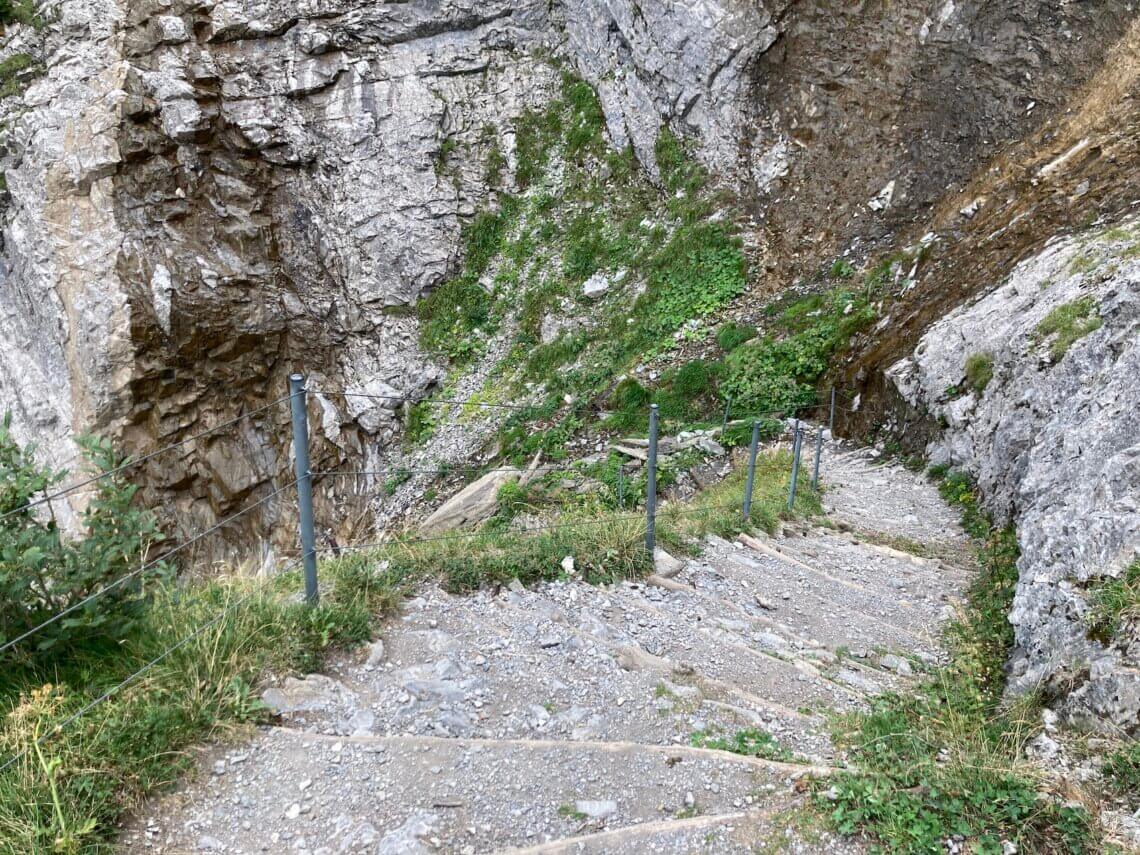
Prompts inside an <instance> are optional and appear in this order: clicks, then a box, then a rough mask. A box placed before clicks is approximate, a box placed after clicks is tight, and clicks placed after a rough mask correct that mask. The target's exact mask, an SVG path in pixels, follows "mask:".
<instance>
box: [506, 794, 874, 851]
mask: <svg viewBox="0 0 1140 855" xmlns="http://www.w3.org/2000/svg"><path fill="white" fill-rule="evenodd" d="M796 807H797V806H795V805H793V806H791V807H789V808H785V809H783V810H780V809H772V808H769V809H767V810H750V811H739V812H736V813H731V814H724V815H714V816H696V817H692V818H686V819H668V820H661V821H660V822H647V823H642V824H641V825H634V826H630V827H628V828H617V829H613V830H611V831H599V832H594V833H592V834H582V835H578V836H575V837H569V838H566V839H564V840H557V841H551V842H549V843H542V844H539V845H537V846H527V847H523V848H518V849H507V850H503V852H502V853H501V855H580V853H586V855H589V854H590V853H597V855H642V853H645V852H669V853H682V852H709V853H718V855H719V853H725V855H755V853H756V852H758V851H762V852H767V851H780V852H807V851H818V852H828V853H835V855H856V853H862V852H864V848H863V847H862V846H859V845H858V844H855V843H851V842H849V841H846V840H843V839H842V838H839V837H837V836H835V835H833V834H831V833H829V832H828V831H826V830H823V829H816V828H812V829H811V830H810V832H808V833H807V834H803V833H801V832H800V830H799V829H797V828H796V827H795V825H794V823H790V822H789V821H788V819H787V817H788V815H789V811H790V810H795V809H796Z"/></svg>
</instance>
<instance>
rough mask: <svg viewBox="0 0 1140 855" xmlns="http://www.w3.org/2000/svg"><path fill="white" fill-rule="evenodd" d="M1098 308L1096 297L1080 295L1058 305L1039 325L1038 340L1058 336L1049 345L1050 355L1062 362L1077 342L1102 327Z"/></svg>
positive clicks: (1055, 360) (1051, 357) (1054, 360)
mask: <svg viewBox="0 0 1140 855" xmlns="http://www.w3.org/2000/svg"><path fill="white" fill-rule="evenodd" d="M1096 309H1097V303H1096V298H1094V297H1091V296H1089V297H1080V298H1078V299H1076V300H1073V301H1072V302H1070V303H1065V304H1064V305H1061V306H1057V307H1056V308H1055V309H1053V311H1051V312H1050V313H1049V314H1048V315H1046V316H1045V318H1044V319H1043V320H1042V321H1041V323H1039V324H1038V325H1037V330H1036V335H1037V340H1038V341H1043V340H1044V339H1046V338H1048V337H1049V336H1056V337H1055V338H1054V339H1053V342H1052V344H1050V345H1049V357H1050V359H1052V360H1053V362H1060V361H1061V360H1062V359H1063V358H1064V357H1065V354H1066V353H1068V352H1069V348H1070V347H1072V346H1073V344H1074V343H1075V342H1077V341H1080V340H1081V339H1082V338H1084V337H1085V336H1086V335H1088V334H1089V333H1091V332H1094V331H1095V330H1098V329H1100V327H1101V324H1102V321H1101V319H1100V316H1099V315H1097V314H1095V312H1096Z"/></svg>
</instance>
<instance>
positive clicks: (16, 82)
mask: <svg viewBox="0 0 1140 855" xmlns="http://www.w3.org/2000/svg"><path fill="white" fill-rule="evenodd" d="M12 8H13V7H12V6H11V5H9V6H8V9H9V10H11V9H12ZM20 8H24V7H23V6H20ZM9 14H10V12H9ZM4 16H5V12H4V3H3V2H2V0H0V19H4V20H7V19H5V18H4ZM24 23H29V21H24ZM42 72H43V66H42V65H41V64H40V63H38V62H36V60H35V59H33V58H32V57H31V56H30V55H29V54H26V53H15V54H12V55H11V56H10V57H8V58H7V59H5V60H3V61H0V98H11V97H12V96H13V95H19V94H20V93H21V92H23V91H24V89H26V88H27V80H29V79H30V78H32V77H35V76H36V75H38V74H41V73H42Z"/></svg>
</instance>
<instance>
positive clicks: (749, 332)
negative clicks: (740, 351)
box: [716, 322, 758, 353]
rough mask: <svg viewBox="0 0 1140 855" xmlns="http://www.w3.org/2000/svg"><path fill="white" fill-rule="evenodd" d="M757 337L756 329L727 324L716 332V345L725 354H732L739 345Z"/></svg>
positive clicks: (731, 323)
mask: <svg viewBox="0 0 1140 855" xmlns="http://www.w3.org/2000/svg"><path fill="white" fill-rule="evenodd" d="M757 335H758V333H757V331H756V327H750V326H746V325H742V324H737V323H733V322H729V323H727V324H725V325H724V326H723V327H721V328H720V330H718V331H717V334H716V343H717V344H719V345H720V348H721V350H723V351H724V352H725V353H732V351H734V350H736V348H738V347H740V345H742V344H744V343H745V342H747V341H751V340H752V339H754V338H756V336H757Z"/></svg>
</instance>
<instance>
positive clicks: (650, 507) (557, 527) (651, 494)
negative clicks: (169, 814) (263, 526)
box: [0, 375, 838, 772]
mask: <svg viewBox="0 0 1140 855" xmlns="http://www.w3.org/2000/svg"><path fill="white" fill-rule="evenodd" d="M290 384H291V393H290V394H289V395H287V396H284V397H281V398H278V399H276V400H274V401H271V402H269V403H267V404H266V405H264V406H262V407H259V408H257V409H254V410H251V411H250V412H248V413H244V414H242V415H241V416H238V417H236V418H234V419H229V420H227V421H225V422H223V423H221V424H218V425H215V426H213V427H211V428H208V429H206V430H203V431H200V432H198V433H195V434H193V435H191V436H188V437H185V438H184V439H182V440H179V441H178V442H176V443H172V444H170V445H167V446H164V447H163V448H160V449H157V450H156V451H153V452H150V453H148V454H146V455H143V456H142V457H139V458H136V459H133V460H128V461H125V462H124V463H122V464H121V465H119V466H117V467H115V468H113V469H110V470H108V471H106V472H102V473H99V474H98V475H94V476H92V477H90V478H87V479H85V480H83V481H80V482H78V483H76V484H73V485H71V486H69V487H67V488H65V489H62V490H58V491H55V492H52V493H48V494H46V495H44V496H43V497H42V498H40V499H37V500H35V501H31V502H27V503H25V504H24V505H21V506H20V507H17V508H12V509H10V510H8V511H6V512H4V513H3V514H0V520H3V519H6V518H8V517H10V516H12V515H14V514H17V513H21V512H26V511H28V510H30V509H32V508H34V507H37V506H39V505H42V504H45V503H47V502H50V501H52V500H53V499H57V498H62V497H63V496H66V495H69V494H71V493H73V492H75V491H77V490H79V489H82V488H84V487H87V486H90V485H91V484H94V483H96V482H99V481H101V480H103V479H105V478H109V477H113V476H115V475H118V474H121V473H123V472H124V471H127V470H129V469H131V468H133V467H135V466H139V465H141V464H143V463H145V462H147V461H149V460H152V459H153V458H155V457H157V456H158V455H160V454H163V453H166V452H168V451H170V450H171V449H174V448H178V447H180V446H185V445H187V444H188V443H191V442H193V441H195V440H197V439H201V438H202V437H205V436H208V435H210V434H212V433H215V432H217V431H220V430H224V429H225V428H227V427H231V426H233V425H235V424H237V423H239V422H241V421H243V420H245V419H249V418H253V417H255V416H257V415H260V414H262V413H265V412H267V411H269V410H271V409H272V408H274V407H277V406H280V405H281V404H283V403H285V402H286V401H288V402H290V404H291V409H292V415H293V428H294V433H293V447H294V454H295V460H296V461H297V464H298V465H297V472H296V477H295V478H294V479H293V480H291V481H290V482H289V483H287V484H285V485H283V486H280V487H275V488H274V489H273V490H272V491H271V492H269V493H267V494H266V495H264V496H262V497H261V498H259V499H257V500H256V501H254V502H253V503H252V504H250V505H247V506H245V507H243V508H242V509H240V510H238V511H235V512H234V513H232V514H229V515H228V516H226V517H225V518H224V519H221V520H219V521H218V522H216V523H215V524H213V525H211V526H209V527H208V528H206V529H204V530H203V531H201V532H199V533H198V534H196V535H194V536H193V537H191V538H189V539H187V540H185V541H183V542H181V543H179V544H178V545H177V546H175V547H173V548H172V549H169V550H167V551H165V552H164V553H163V554H162V555H160V556H157V557H155V558H153V559H150V560H148V561H146V562H144V563H143V564H141V565H140V566H139V567H137V568H135V569H134V570H132V571H130V572H129V573H126V574H124V575H123V576H120V577H118V578H117V579H115V580H114V581H112V582H110V583H109V584H107V585H105V586H103V587H102V588H100V589H99V590H97V591H94V592H92V593H90V594H88V595H87V596H86V597H84V598H83V599H81V600H79V601H77V602H75V603H73V604H71V605H69V606H68V607H66V608H65V609H62V610H61V611H59V612H58V613H55V614H53V615H51V616H50V617H49V618H47V619H46V620H44V621H42V622H41V623H39V624H38V625H36V626H35V627H33V628H31V629H29V630H27V631H25V632H23V633H21V634H20V635H18V636H16V637H15V638H12V639H10V640H7V641H5V642H4V643H3V644H2V645H0V654H3V653H5V652H7V651H9V650H11V649H12V648H14V647H15V646H16V645H18V644H20V643H21V642H23V641H24V640H26V639H28V638H30V637H31V636H33V635H34V634H35V633H37V632H39V631H41V630H42V629H44V628H45V627H47V626H49V625H51V624H53V623H55V622H56V621H58V620H61V619H63V618H65V617H67V616H68V615H70V614H73V613H75V612H76V611H78V610H80V609H82V608H84V607H86V606H88V605H90V604H91V603H93V602H94V601H96V600H97V599H98V598H100V597H102V596H104V595H106V594H108V593H110V592H112V591H114V590H116V589H118V588H120V587H122V586H123V585H125V584H127V583H128V582H130V581H131V580H133V579H138V578H140V577H141V576H142V575H143V574H144V573H146V572H147V571H148V570H152V569H154V568H156V567H158V566H159V565H161V564H162V563H164V562H166V561H168V560H169V559H170V558H172V557H173V556H175V555H177V554H179V553H181V552H183V551H184V550H186V549H188V548H189V547H190V546H192V545H194V544H195V543H199V542H201V541H202V540H203V539H205V538H206V537H208V536H210V535H211V534H214V533H216V532H217V531H219V530H221V529H223V528H224V527H226V526H227V525H229V524H231V523H232V522H234V521H235V520H237V519H239V518H241V517H243V516H245V515H246V514H249V513H251V512H253V511H254V510H256V509H257V508H259V507H261V506H263V505H265V504H266V503H268V502H270V501H272V500H273V499H275V498H277V497H279V496H281V495H282V494H283V493H284V492H285V491H287V490H289V489H291V488H294V487H295V488H296V489H297V494H298V504H299V508H300V511H301V514H300V516H301V520H300V524H301V542H302V544H303V545H304V548H303V551H302V553H301V554H300V555H298V556H296V557H295V558H293V559H292V560H291V561H290V562H289V563H288V564H287V565H286V566H285V567H283V568H281V570H280V571H279V572H280V573H285V572H289V571H291V570H293V569H295V568H297V567H299V566H305V569H306V588H307V591H308V582H309V578H308V573H309V569H310V567H311V568H312V573H313V576H312V582H313V588H312V594H313V595H314V596H310V597H309V598H308V599H309V601H310V602H311V603H313V602H316V597H315V593H316V587H315V582H316V578H315V562H316V556H317V555H318V554H329V553H332V554H335V555H340V554H342V553H345V552H363V551H369V550H398V549H410V548H413V547H416V546H418V545H423V544H434V543H441V542H447V541H460V540H472V539H476V538H484V537H487V536H488V532H487V531H485V530H473V531H465V532H456V533H451V534H446V535H438V536H431V537H398V538H392V539H382V540H376V541H372V542H364V543H354V544H349V545H345V546H336V545H334V546H332V547H330V548H328V549H319V550H318V549H317V548H316V547H315V536H314V530H313V519H312V510H311V509H312V496H311V489H312V481H313V479H314V478H316V477H348V476H376V475H395V474H404V473H406V474H426V475H433V476H436V477H442V476H446V475H449V474H452V475H453V474H461V473H465V474H471V473H477V474H478V475H480V476H482V475H486V474H490V473H496V472H498V473H510V474H525V473H526V471H527V469H525V468H523V467H510V468H505V467H499V468H491V469H487V468H484V467H474V466H450V465H446V464H443V465H441V466H439V467H436V468H428V467H422V466H419V467H402V466H389V467H383V468H368V469H360V470H347V469H317V470H312V469H311V468H310V467H309V464H308V462H307V461H308V426H307V408H306V394H307V392H308V391H309V390H307V389H306V388H305V386H304V380H303V378H301V377H300V376H299V375H294V376H293V377H291V378H290ZM321 394H324V395H341V396H343V397H345V398H349V397H360V398H370V399H383V400H398V401H409V400H411V399H410V398H408V397H407V396H390V395H373V394H370V393H352V392H329V391H322V392H321ZM835 400H836V395H835V394H832V396H831V398H830V400H829V401H823V400H820V399H818V398H817V399H815V400H814V401H813V402H806V401H805V402H804V403H803V404H801V405H794V406H789V407H781V408H774V409H769V410H763V411H760V412H751V413H747V414H746V415H745V416H744V418H743V419H737V421H738V422H739V421H741V420H743V421H745V422H747V421H749V420H752V421H753V431H752V442H751V447H750V449H749V472H748V481H747V486H746V487H745V500H744V505H743V514H744V518H745V519H746V520H747V519H750V499H751V493H752V488H753V483H754V474H755V466H756V454H757V446H758V436H759V426H760V422H759V421H758V420H759V419H761V418H764V417H769V416H788V415H792V416H793V417H795V423H794V426H793V430H792V435H793V444H794V451H793V475H792V482H791V483H792V492H791V494H790V496H789V506H791V505H792V504H793V503H794V499H795V478H796V472H797V470H798V466H799V457H800V449H801V446H802V440H803V438H804V430H803V428H802V427H801V426H800V421H799V418H798V417H799V416H800V415H802V414H805V413H809V412H813V411H817V410H821V409H823V408H825V407H830V411H831V412H832V413H834V412H835V411H836V410H837V409H838V408H837V406H836V403H835ZM428 401H429V402H430V403H431V404H433V405H435V404H438V405H453V406H475V407H481V408H487V409H495V410H504V411H529V412H533V411H535V410H536V409H538V405H516V404H494V403H490V402H486V401H480V400H477V399H469V400H461V399H455V398H433V399H428ZM730 409H731V403H729V406H728V407H726V410H725V416H724V420H723V422H722V431H723V430H724V429H725V428H726V427H727V425H728V415H729V410H730ZM658 419H659V416H658V408H657V406H656V405H652V406H650V407H649V424H650V429H649V437H648V439H647V440H644V442H645V443H646V452H647V455H646V456H647V458H648V459H647V460H646V461H645V462H646V469H645V472H646V476H645V479H646V483H645V499H646V510H645V512H644V513H630V514H624V513H622V514H613V513H611V514H607V515H606V516H605V518H604V519H596V520H571V521H568V522H552V523H548V524H541V525H530V526H522V527H514V528H507V529H505V530H503V531H501V532H499V534H501V535H507V536H518V537H523V538H526V537H529V536H531V535H536V534H542V533H550V532H556V531H563V530H579V529H587V528H593V527H600V526H613V525H615V524H618V523H625V522H636V521H641V522H644V523H645V527H644V534H645V538H646V546H647V548H648V551H649V554H650V555H652V554H653V552H654V549H655V536H656V519H657V508H656V498H657V455H658ZM820 431H821V433H820V436H821V437H822V426H821V428H820ZM817 455H818V451H817ZM572 465H574V464H572ZM817 466H818V463H817ZM541 471H542V472H543V474H549V473H551V472H560V471H561V472H568V473H570V472H573V473H575V474H578V473H579V472H580V470H577V469H571V468H570V467H569V466H562V467H556V468H550V467H542V468H541ZM622 477H623V476H622V475H621V474H620V470H619V474H618V478H619V479H621V478H622ZM814 480H815V479H813V486H814ZM623 483H624V482H622V481H619V488H618V489H619V491H620V487H621V485H622V484H623ZM306 507H308V509H309V512H308V514H306V512H305V509H306ZM623 507H624V495H623ZM739 507H740V506H738V505H736V504H714V505H704V506H696V507H677V506H669V507H666V508H665V509H664V512H663V514H662V517H663V518H666V519H667V518H672V517H676V516H680V517H685V518H688V517H696V516H698V515H701V514H711V513H717V512H723V511H727V510H732V509H735V508H739ZM639 536H640V535H639ZM256 593H257V592H256V591H254V592H250V593H248V594H246V595H245V596H243V597H241V598H240V599H238V600H237V601H235V602H233V603H231V604H229V605H228V606H226V607H225V609H223V611H221V612H220V613H219V614H218V615H216V616H215V617H213V618H212V619H210V620H209V621H207V622H206V623H204V624H202V625H201V626H199V627H198V628H197V629H195V630H194V631H193V632H191V633H190V634H188V635H187V636H185V637H184V638H182V639H181V640H179V641H178V642H176V643H175V644H173V645H171V646H170V647H169V648H167V649H166V650H164V651H163V652H162V653H160V654H159V655H158V656H156V657H154V658H152V659H151V660H149V661H147V662H146V663H144V664H142V665H141V666H140V667H139V668H137V669H135V670H134V671H133V672H132V673H131V674H130V675H128V676H127V677H126V678H125V679H123V680H121V681H119V682H118V683H117V684H116V685H114V686H112V687H110V688H109V689H107V690H106V691H104V692H102V693H100V695H99V696H98V697H96V698H94V699H92V700H91V701H90V702H88V703H87V704H85V705H83V706H82V707H80V708H79V709H78V710H76V711H75V712H73V713H71V714H70V715H69V716H67V717H66V718H65V719H63V721H61V722H59V723H58V724H57V725H55V726H54V727H53V729H52V730H51V731H50V732H49V733H47V734H45V735H43V736H41V737H39V738H38V739H37V740H36V741H35V743H34V746H35V747H38V746H40V745H43V744H45V743H46V742H48V741H49V740H50V739H52V738H54V737H55V736H56V735H57V734H59V733H60V732H62V731H63V730H64V729H65V728H66V727H68V726H69V725H70V724H72V723H74V722H75V721H76V720H78V719H79V718H81V717H82V716H84V715H86V714H87V713H88V712H90V711H91V710H92V709H94V708H96V707H97V706H99V705H100V704H102V703H104V702H105V701H107V700H108V699H109V698H111V697H113V696H114V695H115V694H117V693H118V692H121V691H123V690H124V689H125V688H127V687H129V686H131V685H132V684H134V683H135V682H137V681H138V680H139V679H141V678H142V676H144V675H145V674H146V673H147V672H149V671H150V670H151V669H152V668H154V667H155V666H156V665H158V664H159V663H160V662H162V661H164V660H165V659H167V658H169V657H170V656H171V655H172V654H173V653H175V652H176V651H177V650H179V649H181V648H182V647H185V646H186V645H187V644H189V643H190V642H191V641H193V640H194V639H195V638H197V637H199V636H200V635H201V634H202V633H204V632H206V631H208V630H209V629H210V628H211V627H213V626H216V625H217V624H218V623H219V622H220V621H221V620H223V619H224V618H225V617H226V616H227V615H228V614H229V613H230V612H232V611H233V610H235V609H237V608H239V607H240V606H242V605H243V604H244V603H245V602H247V601H248V600H249V599H250V598H251V597H253V596H254V595H255V594H256ZM32 747H33V746H27V747H25V748H24V749H23V750H22V751H21V752H20V753H18V754H17V755H16V756H14V757H12V758H11V759H9V760H7V761H6V762H5V763H3V764H2V765H0V772H3V771H4V770H6V769H7V768H9V767H10V766H11V765H12V764H14V763H16V762H18V761H19V760H20V759H21V758H22V757H24V756H26V755H27V753H28V751H29V750H31V748H32Z"/></svg>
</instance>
